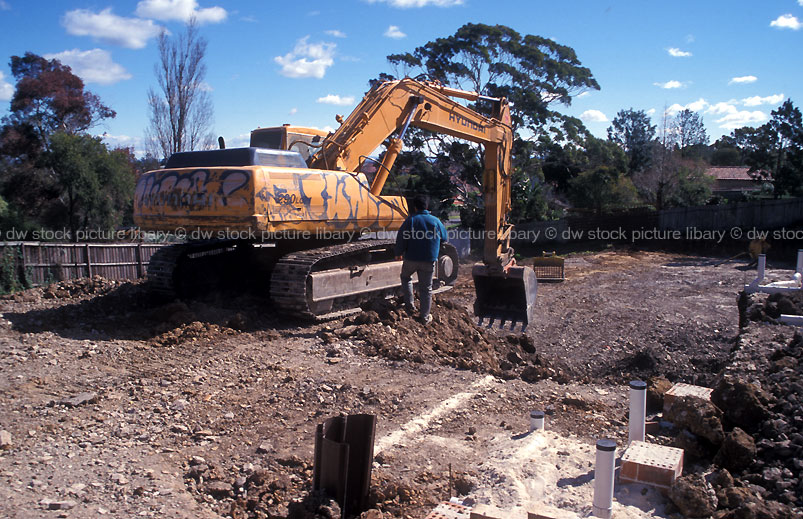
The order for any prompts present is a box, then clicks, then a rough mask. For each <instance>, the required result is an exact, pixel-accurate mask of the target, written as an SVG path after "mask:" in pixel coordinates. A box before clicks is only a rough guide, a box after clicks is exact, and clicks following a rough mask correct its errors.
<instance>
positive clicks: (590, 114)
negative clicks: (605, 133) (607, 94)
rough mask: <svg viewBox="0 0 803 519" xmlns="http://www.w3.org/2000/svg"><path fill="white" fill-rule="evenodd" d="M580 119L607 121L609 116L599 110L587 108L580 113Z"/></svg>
mask: <svg viewBox="0 0 803 519" xmlns="http://www.w3.org/2000/svg"><path fill="white" fill-rule="evenodd" d="M580 119H582V120H583V121H585V122H589V123H606V122H608V118H607V117H606V116H605V114H604V113H602V112H600V111H599V110H586V111H585V112H583V113H581V114H580Z"/></svg>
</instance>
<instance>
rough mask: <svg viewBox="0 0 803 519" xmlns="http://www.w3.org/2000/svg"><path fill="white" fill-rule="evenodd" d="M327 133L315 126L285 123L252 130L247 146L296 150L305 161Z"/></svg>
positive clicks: (313, 152) (316, 149)
mask: <svg viewBox="0 0 803 519" xmlns="http://www.w3.org/2000/svg"><path fill="white" fill-rule="evenodd" d="M327 135H329V132H326V131H324V130H319V129H317V128H306V127H303V126H291V125H289V124H285V125H283V126H274V127H272V128H257V129H256V130H252V131H251V143H250V144H249V146H251V147H252V148H267V149H271V150H287V151H297V152H298V153H300V154H301V156H302V157H303V158H304V160H305V161H306V160H308V159H309V157H310V155H314V154H315V152H316V151H318V148H320V146H321V143H322V142H323V139H324V138H325V137H326V136H327Z"/></svg>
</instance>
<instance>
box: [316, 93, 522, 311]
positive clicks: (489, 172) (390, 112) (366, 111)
mask: <svg viewBox="0 0 803 519" xmlns="http://www.w3.org/2000/svg"><path fill="white" fill-rule="evenodd" d="M453 98H460V99H466V100H469V101H478V100H485V101H488V102H490V103H492V106H493V110H492V115H491V116H490V117H486V116H484V115H482V114H480V113H477V112H476V111H474V110H472V109H470V108H468V107H466V106H464V105H462V104H460V103H459V102H458V101H456V100H455V99H453ZM409 126H415V127H418V128H423V129H425V130H429V131H432V132H436V133H439V134H445V135H450V136H453V137H456V138H460V139H465V140H468V141H472V142H476V143H480V144H482V145H483V146H484V147H485V164H484V171H483V185H482V190H483V201H484V204H485V238H484V246H483V263H482V264H478V265H476V266H475V267H474V269H473V276H474V282H475V287H476V290H477V300H476V302H475V305H474V310H475V313H476V314H477V316H478V317H480V319H481V320H483V319H485V318H488V319H490V323H493V322H494V320H496V319H498V320H499V321H500V325H504V324H505V322H511V323H512V324H515V323H517V322H522V323H523V324H524V325H525V326H526V324H527V323H528V322H529V321H531V320H532V314H533V306H534V303H535V292H536V281H535V274H534V272H533V271H532V269H525V268H523V267H516V263H515V259H514V257H513V249H512V248H510V235H511V230H512V226H511V224H510V222H509V220H508V216H509V214H510V204H511V201H510V188H511V152H512V148H513V129H512V127H511V120H510V108H509V105H508V102H507V100H506V99H504V98H501V99H500V98H490V97H485V96H481V95H479V94H478V93H476V92H468V91H464V90H457V89H453V88H448V87H445V86H443V85H440V84H438V83H433V82H422V81H416V80H413V79H409V78H405V79H402V80H398V81H388V82H385V83H382V84H380V85H378V86H376V87H374V88H373V89H372V90H371V91H370V92H368V94H366V95H365V97H364V98H363V99H362V101H361V103H360V104H359V105H358V106H357V108H355V109H354V111H353V112H352V113H351V115H349V116H348V118H347V119H346V120H345V121H343V123H342V125H341V126H340V128H338V129H337V130H336V131H335V132H334V133H332V134H330V135H329V136H328V137H327V138H326V139H325V140H324V142H323V144H322V146H321V148H320V150H319V151H318V152H317V153H316V154H315V155H313V156H311V157H310V159H309V166H310V167H312V168H319V169H338V170H343V171H352V172H354V171H357V170H358V168H359V167H360V163H361V161H362V160H363V159H364V157H367V156H368V155H369V154H371V153H372V152H373V151H374V150H375V149H376V148H377V147H378V146H379V145H381V144H382V143H383V142H384V141H385V140H386V139H388V138H390V143H389V145H388V149H387V152H386V153H385V157H384V160H383V162H382V164H381V165H380V167H379V171H378V172H377V175H376V177H375V178H374V180H373V182H372V184H371V192H372V193H373V194H374V195H377V196H378V195H379V194H380V192H381V191H382V187H383V186H384V184H385V181H386V180H387V176H388V174H389V172H390V170H391V168H392V167H393V163H394V162H395V160H396V157H397V156H398V154H399V153H400V152H401V149H402V139H403V136H404V133H405V132H406V130H407V128H408V127H409Z"/></svg>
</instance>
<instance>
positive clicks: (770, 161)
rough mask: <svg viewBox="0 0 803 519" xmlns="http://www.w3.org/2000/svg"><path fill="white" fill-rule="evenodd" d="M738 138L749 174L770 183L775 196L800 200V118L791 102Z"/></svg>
mask: <svg viewBox="0 0 803 519" xmlns="http://www.w3.org/2000/svg"><path fill="white" fill-rule="evenodd" d="M734 133H735V132H734ZM742 134H743V135H746V136H747V137H746V139H745V141H746V143H745V144H746V148H747V157H746V159H745V162H746V164H747V165H748V166H750V171H751V173H753V174H754V175H755V176H757V177H759V178H766V179H769V180H771V181H772V185H773V190H774V194H775V196H787V195H791V196H803V117H801V113H800V109H798V108H797V107H796V106H795V105H794V104H793V103H792V100H791V99H787V100H786V101H785V102H784V103H783V104H782V105H781V106H779V107H778V108H777V109H775V110H773V111H772V117H771V119H770V120H769V122H767V123H766V124H764V125H762V126H760V127H759V128H758V129H756V131H755V132H752V133H750V132H742Z"/></svg>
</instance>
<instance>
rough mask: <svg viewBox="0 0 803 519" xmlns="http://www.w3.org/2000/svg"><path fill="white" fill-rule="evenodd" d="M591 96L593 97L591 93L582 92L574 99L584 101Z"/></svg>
mask: <svg viewBox="0 0 803 519" xmlns="http://www.w3.org/2000/svg"><path fill="white" fill-rule="evenodd" d="M590 95H591V92H589V91H588V90H586V91H585V92H580V93H579V94H577V95H576V96H574V98H575V99H582V98H584V97H588V96H590Z"/></svg>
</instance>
